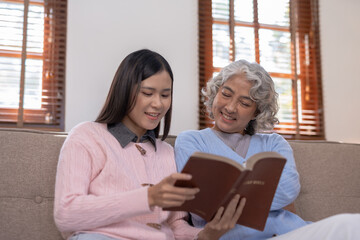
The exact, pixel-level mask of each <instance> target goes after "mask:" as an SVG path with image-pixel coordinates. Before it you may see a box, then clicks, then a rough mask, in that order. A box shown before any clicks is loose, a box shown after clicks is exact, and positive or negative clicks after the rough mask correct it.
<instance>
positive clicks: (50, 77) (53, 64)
mask: <svg viewBox="0 0 360 240" xmlns="http://www.w3.org/2000/svg"><path fill="white" fill-rule="evenodd" d="M66 9H67V1H66V0H32V1H28V0H25V1H24V0H22V1H21V0H5V1H4V0H2V1H0V32H1V34H0V126H1V127H27V128H40V129H49V130H64V86H65V47H66Z"/></svg>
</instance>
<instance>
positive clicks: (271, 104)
mask: <svg viewBox="0 0 360 240" xmlns="http://www.w3.org/2000/svg"><path fill="white" fill-rule="evenodd" d="M202 92H203V95H204V96H205V97H206V98H207V101H206V102H205V105H206V106H207V110H208V112H209V116H210V117H211V118H212V119H213V120H214V126H213V127H212V128H206V129H203V130H199V131H185V132H183V133H180V134H179V136H178V137H177V140H176V143H175V158H176V164H177V168H178V171H181V170H182V168H183V167H184V165H185V163H186V161H187V159H188V158H189V156H190V155H191V154H192V153H194V152H196V151H202V152H207V153H212V154H217V155H222V156H225V157H228V158H231V159H233V160H234V161H236V162H239V163H241V164H244V163H245V162H246V159H248V158H249V157H250V156H252V155H254V154H255V153H259V152H263V151H275V152H278V153H280V154H281V155H283V156H284V157H286V159H287V163H286V165H285V168H284V170H283V173H282V176H281V178H280V182H279V186H278V188H277V191H276V193H275V196H274V199H273V202H272V206H271V209H270V213H269V216H268V219H267V223H266V226H265V229H264V231H257V230H255V229H251V228H248V227H245V226H241V225H236V227H235V228H233V229H232V230H230V231H229V232H228V233H226V234H225V235H224V236H223V237H222V238H221V239H242V240H243V239H267V238H271V237H274V236H278V235H282V236H279V237H284V238H281V239H298V238H296V237H300V239H325V237H324V235H321V234H328V229H338V228H339V229H343V228H342V227H339V226H341V224H340V223H343V221H347V220H346V219H348V218H351V217H353V218H357V220H355V219H354V222H355V221H358V222H360V221H359V219H360V216H359V215H353V216H352V215H345V216H339V217H335V220H334V219H330V220H325V221H324V222H325V223H324V222H321V221H320V222H318V223H316V224H308V222H306V221H304V220H303V219H301V218H300V217H299V216H297V215H296V214H294V213H292V212H289V211H287V210H285V209H284V207H286V206H287V205H289V204H291V203H292V202H293V201H294V200H295V199H296V197H297V196H298V194H299V191H300V183H299V174H298V172H297V170H296V165H295V161H294V156H293V152H292V149H291V147H290V145H289V144H288V142H287V141H286V140H285V139H284V138H283V137H282V136H280V135H279V134H276V133H269V131H270V130H272V129H273V127H274V125H275V124H276V123H277V122H278V119H277V118H276V114H277V112H278V104H277V99H278V94H277V93H276V92H275V87H274V82H273V80H272V79H271V77H270V75H269V74H268V73H267V72H266V71H265V69H264V68H262V67H261V66H260V65H259V64H257V63H249V62H247V61H245V60H239V61H236V62H233V63H231V64H229V65H228V66H226V67H225V68H223V69H222V70H221V72H220V73H219V74H218V75H217V76H215V77H214V78H213V79H211V80H210V81H209V82H208V84H207V87H206V89H204V90H203V91H202ZM265 132H267V133H265ZM200 191H201V189H200ZM343 219H345V220H343ZM192 221H193V223H194V225H195V226H196V227H202V226H204V225H205V224H206V222H205V221H204V220H203V219H202V218H200V217H199V216H197V215H195V214H192ZM319 224H322V225H324V226H326V227H327V228H326V229H327V230H326V229H324V228H323V229H322V230H321V231H317V229H319V227H317V226H316V225H319ZM314 226H315V227H314ZM295 229H298V231H295V232H293V230H295ZM301 229H306V230H305V232H307V234H310V235H308V237H307V238H306V237H305V238H304V236H306V235H305V234H304V232H303V231H301ZM320 229H321V228H320ZM315 230H316V231H315ZM351 231H356V229H355V228H353V229H352V230H351ZM358 231H359V230H358ZM314 232H315V233H314ZM286 233H287V234H286ZM339 233H340V234H341V230H339V231H338V234H339ZM290 234H291V236H290ZM314 234H315V235H314ZM316 234H320V235H319V236H318V237H315V238H314V236H317V235H316ZM287 235H289V237H286V236H287ZM309 236H310V237H309ZM358 236H359V235H358ZM332 237H333V238H332V239H337V238H336V237H335V236H334V235H333V236H332ZM337 237H338V235H337ZM353 237H355V235H354V236H353ZM326 239H328V238H326ZM341 239H346V238H345V237H344V236H342V237H341ZM349 239H350V238H349Z"/></svg>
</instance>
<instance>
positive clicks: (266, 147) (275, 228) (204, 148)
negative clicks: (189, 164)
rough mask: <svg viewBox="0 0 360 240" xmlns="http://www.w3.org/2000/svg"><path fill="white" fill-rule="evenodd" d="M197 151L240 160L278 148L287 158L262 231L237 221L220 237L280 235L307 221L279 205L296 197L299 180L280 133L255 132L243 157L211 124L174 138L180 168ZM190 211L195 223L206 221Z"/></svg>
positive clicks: (243, 238) (201, 223)
mask: <svg viewBox="0 0 360 240" xmlns="http://www.w3.org/2000/svg"><path fill="white" fill-rule="evenodd" d="M196 151H201V152H207V153H212V154H217V155H221V156H224V157H228V158H231V159H233V160H235V161H236V162H239V163H241V164H243V163H244V162H245V160H246V159H248V158H249V157H251V156H252V155H254V154H255V153H259V152H264V151H274V152H278V153H280V154H281V155H283V156H284V157H285V158H286V159H287V161H286V164H285V167H284V170H283V173H282V175H281V177H280V181H279V185H278V188H277V190H276V193H275V196H274V199H273V202H272V205H271V209H270V213H269V217H268V219H267V222H266V226H265V229H264V231H258V230H255V229H252V228H248V227H245V226H241V225H236V226H235V228H234V229H232V230H230V231H229V232H228V233H226V234H225V235H224V236H223V237H222V238H221V240H225V239H226V240H227V239H241V240H250V239H251V240H255V239H267V238H271V237H272V236H274V234H276V235H281V234H284V233H287V232H289V231H292V230H294V229H297V228H299V227H302V226H304V225H306V224H307V222H306V221H304V220H303V219H301V218H300V217H299V216H297V215H296V214H293V213H291V212H289V211H286V210H283V209H282V208H283V207H285V206H287V205H289V204H290V203H292V202H293V201H294V200H295V199H296V197H297V196H298V194H299V192H300V182H299V174H298V172H297V170H296V165H295V160H294V155H293V151H292V149H291V147H290V145H289V143H288V142H287V141H286V140H285V139H284V138H283V137H282V136H280V135H279V134H276V133H271V134H259V133H257V134H255V135H253V136H251V140H250V145H249V149H248V151H247V154H246V158H243V157H241V156H240V155H238V154H237V153H236V152H234V151H233V150H232V149H231V148H230V147H228V146H227V145H226V144H225V143H224V142H223V141H222V140H221V139H220V138H219V137H218V136H216V134H215V133H214V132H213V131H212V130H211V129H210V128H207V129H203V130H200V131H195V130H190V131H185V132H182V133H180V134H179V135H178V136H177V138H176V142H175V159H176V166H177V170H178V171H179V172H180V171H181V170H182V169H183V167H184V166H185V163H186V161H187V159H188V158H189V156H190V155H191V154H192V153H194V152H196ZM191 215H192V221H193V224H194V226H195V227H203V226H204V225H205V224H206V222H205V220H203V219H202V218H201V217H199V216H197V215H195V214H191Z"/></svg>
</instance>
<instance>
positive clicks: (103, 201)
mask: <svg viewBox="0 0 360 240" xmlns="http://www.w3.org/2000/svg"><path fill="white" fill-rule="evenodd" d="M138 144H139V145H140V146H141V147H142V148H144V149H145V150H146V154H145V155H141V154H140V152H139V151H138V149H137V148H136V147H135V143H133V142H131V143H129V144H128V145H127V146H126V147H125V148H122V147H121V146H120V144H119V142H118V141H117V140H116V139H115V138H114V137H113V136H112V135H111V133H109V132H108V130H107V127H106V124H100V123H95V122H85V123H82V124H79V125H78V126H76V127H75V128H73V129H72V130H71V132H70V133H69V136H68V137H67V139H66V141H65V143H64V145H63V147H62V149H61V153H60V157H59V163H58V167H57V174H56V185H55V203H54V204H55V206H54V218H55V223H56V225H57V227H58V229H59V230H60V231H61V232H62V234H63V236H64V237H66V238H68V237H69V236H71V235H72V234H74V233H77V232H96V233H102V234H105V235H108V236H111V237H115V238H120V239H149V240H151V239H154V240H155V239H156V240H160V239H193V238H194V237H195V236H196V235H197V233H198V232H199V231H200V230H201V229H197V228H193V227H191V226H189V225H188V224H187V222H186V221H185V220H184V217H185V216H186V214H185V213H183V212H168V211H162V209H161V208H158V207H155V208H154V209H150V208H149V204H148V195H147V192H148V187H143V186H142V184H149V183H150V184H156V183H158V182H159V181H161V180H162V179H163V178H164V177H166V176H168V175H170V174H171V173H174V172H176V166H175V161H174V152H173V148H172V147H171V146H170V145H169V144H167V143H165V142H162V141H160V140H157V141H156V146H157V151H156V152H155V149H154V146H153V145H151V143H150V142H146V143H138ZM149 223H150V224H149ZM153 223H155V224H160V225H161V228H160V229H157V228H154V227H151V225H152V224H153ZM149 225H150V226H149Z"/></svg>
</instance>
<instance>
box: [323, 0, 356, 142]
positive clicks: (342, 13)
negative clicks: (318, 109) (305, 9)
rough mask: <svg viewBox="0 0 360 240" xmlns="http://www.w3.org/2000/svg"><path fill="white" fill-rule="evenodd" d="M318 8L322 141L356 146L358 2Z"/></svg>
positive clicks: (328, 2) (329, 1) (332, 1)
mask: <svg viewBox="0 0 360 240" xmlns="http://www.w3.org/2000/svg"><path fill="white" fill-rule="evenodd" d="M319 5H320V9H321V11H320V34H321V35H320V37H321V54H322V56H321V57H322V70H323V71H322V72H323V92H324V105H325V109H324V111H325V129H326V131H325V134H326V138H327V140H332V141H344V142H354V143H360V122H359V119H360V111H359V110H360V107H359V103H360V74H359V71H360V64H359V63H360V60H359V56H360V31H359V27H360V26H359V24H360V14H359V12H360V1H359V0H342V1H339V0H320V3H319Z"/></svg>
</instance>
